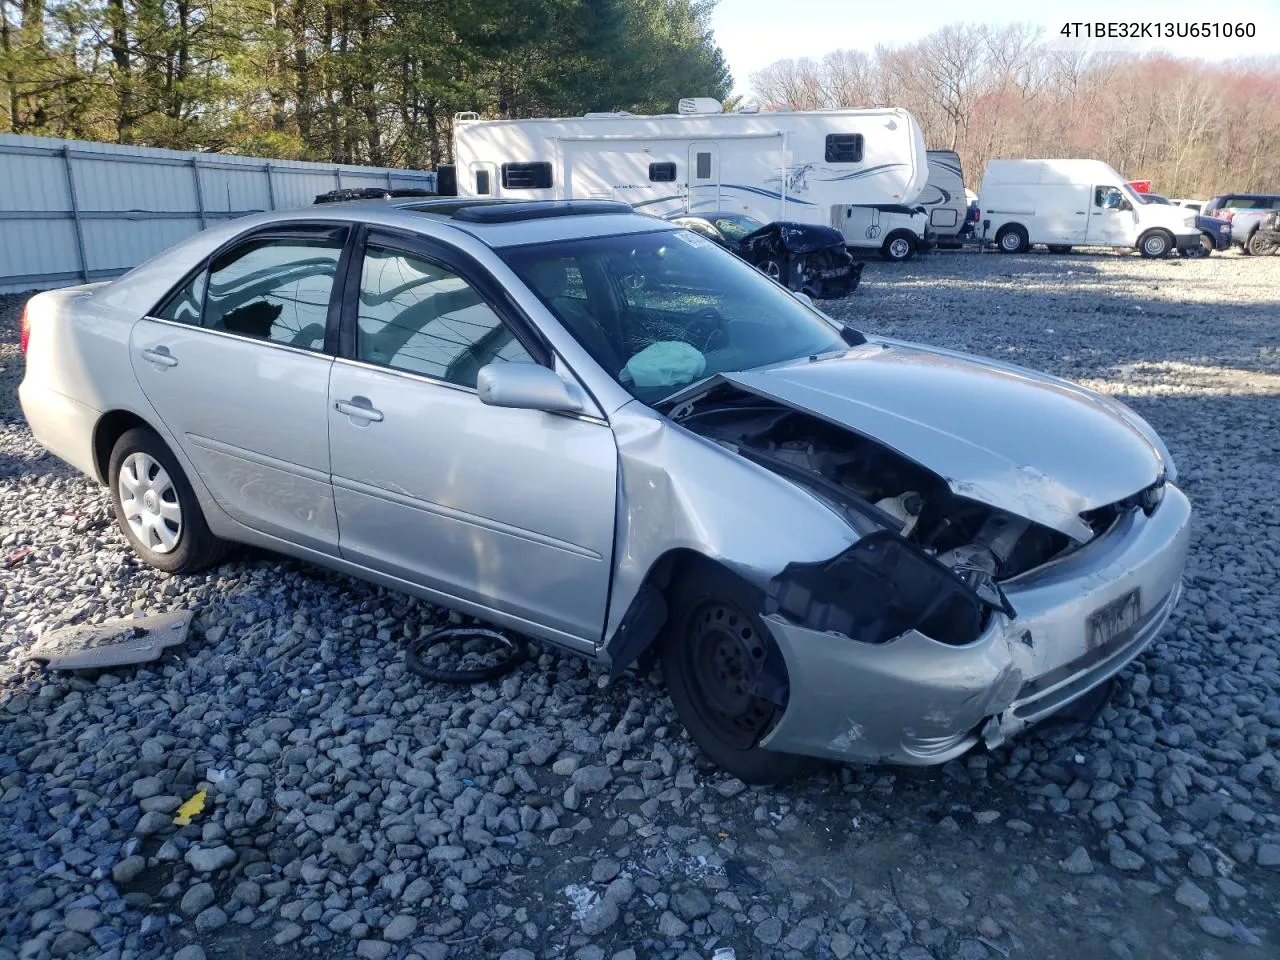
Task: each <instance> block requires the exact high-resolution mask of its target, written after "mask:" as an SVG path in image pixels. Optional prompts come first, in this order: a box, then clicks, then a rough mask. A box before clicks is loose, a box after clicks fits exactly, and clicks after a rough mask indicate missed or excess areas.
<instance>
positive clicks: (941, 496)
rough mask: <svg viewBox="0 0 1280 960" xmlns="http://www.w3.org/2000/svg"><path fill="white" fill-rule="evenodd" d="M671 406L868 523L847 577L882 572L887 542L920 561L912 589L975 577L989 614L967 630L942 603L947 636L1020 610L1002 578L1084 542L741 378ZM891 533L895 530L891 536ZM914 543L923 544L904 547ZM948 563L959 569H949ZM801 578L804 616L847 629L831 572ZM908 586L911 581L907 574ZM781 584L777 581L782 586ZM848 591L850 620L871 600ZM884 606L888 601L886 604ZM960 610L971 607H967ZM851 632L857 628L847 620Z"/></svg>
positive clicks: (954, 638) (894, 559) (861, 525)
mask: <svg viewBox="0 0 1280 960" xmlns="http://www.w3.org/2000/svg"><path fill="white" fill-rule="evenodd" d="M671 416H672V419H674V420H677V421H678V422H679V423H681V424H682V425H683V426H684V427H686V428H687V429H690V430H692V431H694V432H696V433H698V434H701V435H702V436H704V437H707V438H708V439H711V440H714V441H716V442H718V443H720V444H722V445H724V446H726V447H727V448H729V449H731V450H733V451H734V452H735V453H737V454H739V455H740V456H743V457H745V458H747V459H749V460H751V461H753V462H755V463H758V464H760V465H761V466H763V467H765V468H766V469H769V470H772V471H773V472H775V473H777V474H779V475H780V476H784V477H786V478H787V479H789V480H791V481H793V482H795V483H797V484H799V485H801V486H804V487H806V488H807V489H809V490H810V491H811V492H812V493H814V494H815V495H816V496H818V497H819V498H821V499H822V500H824V501H825V502H826V503H827V504H828V505H830V506H831V507H832V508H833V509H835V510H837V511H838V512H840V513H841V514H843V515H844V516H845V517H846V518H847V519H848V520H849V522H850V524H851V525H852V526H853V527H854V528H855V529H857V530H859V531H862V532H863V533H864V534H865V536H864V541H865V542H860V543H859V545H858V546H857V547H855V548H854V551H856V552H857V553H858V554H859V556H858V557H857V558H856V561H854V560H852V558H851V562H853V563H854V566H853V567H850V568H848V569H846V570H845V576H844V577H836V579H845V580H847V578H848V576H849V575H850V574H851V573H852V572H853V571H854V570H855V569H856V570H857V571H858V572H859V573H858V575H860V576H872V575H873V573H872V569H873V568H872V565H869V564H868V559H869V555H870V554H871V553H874V552H876V551H879V555H880V557H882V558H883V557H888V558H890V560H889V561H884V562H891V563H892V564H894V565H895V569H898V568H902V570H901V573H902V576H895V579H899V580H901V579H903V577H904V576H905V574H906V572H907V571H906V569H905V567H910V568H911V571H910V574H911V575H910V579H912V580H913V581H914V584H913V585H911V586H910V588H909V589H908V590H907V592H909V593H911V594H916V593H919V589H918V588H919V585H920V583H921V582H922V578H925V577H926V575H927V572H928V571H932V574H931V575H928V579H930V580H931V581H932V583H931V588H930V589H931V591H932V593H933V594H935V595H936V594H937V593H938V592H939V591H942V592H943V593H946V592H947V590H944V589H943V588H944V585H945V586H946V587H947V588H948V589H949V587H950V584H945V581H947V580H949V581H952V582H954V581H955V580H957V579H958V580H959V581H960V582H961V583H963V584H964V585H965V586H966V587H968V588H969V590H970V591H971V592H972V595H973V597H974V598H976V599H977V600H978V601H980V604H978V605H976V606H979V607H985V608H987V609H986V611H985V612H984V615H983V616H982V617H981V618H980V622H975V623H971V624H968V625H967V626H965V627H964V628H962V629H960V630H958V631H951V630H946V629H945V628H942V627H941V626H939V624H940V623H941V621H938V619H937V617H936V611H932V612H931V615H932V616H933V620H934V629H933V633H934V634H935V635H936V634H938V633H939V632H946V633H948V634H949V635H950V636H951V639H950V640H946V641H944V642H952V643H964V642H968V639H972V637H973V636H974V635H976V631H978V630H980V629H981V627H982V624H983V623H984V622H985V619H986V613H987V612H989V611H990V610H1003V611H1004V612H1006V613H1008V614H1009V615H1010V616H1012V615H1013V611H1012V610H1011V609H1010V608H1009V606H1008V602H1007V600H1005V598H1004V595H1003V593H1002V591H1001V589H1000V586H999V584H1000V582H1001V581H1005V580H1009V579H1011V578H1013V577H1016V576H1018V575H1019V574H1022V573H1026V572H1027V571H1029V570H1033V569H1035V568H1036V567H1039V566H1041V565H1042V564H1044V563H1047V562H1048V561H1050V560H1053V559H1054V558H1056V557H1059V556H1062V555H1064V554H1066V553H1068V552H1070V551H1071V550H1072V549H1074V548H1075V547H1076V544H1075V543H1074V542H1073V541H1071V540H1070V539H1069V538H1068V537H1067V536H1066V535H1064V534H1062V533H1059V532H1058V531H1055V530H1051V529H1049V528H1047V527H1044V526H1041V525H1039V524H1036V523H1032V522H1031V521H1029V520H1027V519H1025V518H1022V517H1018V516H1016V515H1014V514H1011V513H1007V512H1004V511H1001V510H998V509H995V508H993V507H991V506H988V505H986V504H982V503H978V502H976V501H973V500H968V499H965V498H963V497H960V496H957V495H956V494H954V493H953V492H952V491H951V490H950V488H949V487H948V485H947V483H946V481H944V480H943V479H942V478H941V477H939V476H938V475H937V474H935V473H933V472H932V471H930V470H928V469H926V468H925V467H923V466H921V465H920V464H918V463H915V462H914V461H912V460H909V459H907V458H906V457H903V456H902V455H900V454H898V453H896V452H894V451H893V450H890V449H889V448H888V447H886V446H884V445H883V444H881V443H878V442H877V441H875V440H871V439H869V438H867V437H864V436H861V435H859V434H857V433H854V432H852V431H849V430H847V429H844V428H842V427H839V426H835V425H833V424H830V423H827V422H826V421H824V420H822V419H820V418H818V417H815V416H813V415H812V414H808V413H804V412H801V411H798V410H793V409H791V408H790V407H787V406H785V405H783V404H779V403H776V402H774V401H771V400H768V399H764V398H761V397H758V396H755V395H753V394H750V393H747V392H745V391H742V390H740V389H738V388H736V387H734V386H731V385H727V384H722V385H720V386H718V387H716V388H714V389H712V390H711V391H709V392H708V393H706V394H703V395H702V396H701V397H698V398H696V399H694V400H691V401H688V402H687V403H684V404H682V405H681V406H680V407H679V408H677V409H675V410H673V411H672V412H671ZM884 535H888V536H887V538H886V537H885V536H884ZM892 541H897V545H896V546H893V545H891V542H892ZM905 544H909V545H910V546H911V547H914V548H915V550H914V551H909V550H904V549H903V546H905ZM851 552H853V551H851ZM917 552H918V554H919V558H918V559H919V560H925V559H926V558H927V560H929V561H932V562H929V563H925V564H921V563H919V562H918V561H917V558H914V557H910V556H909V555H910V554H912V553H917ZM840 559H841V558H837V561H839V560H840ZM837 561H832V562H831V563H829V564H826V565H821V566H823V567H824V568H825V571H826V572H825V574H824V577H825V578H826V579H828V580H829V579H830V578H831V577H832V576H835V574H834V573H833V572H832V568H833V567H834V566H835V565H836V563H837ZM904 565H905V567H904ZM811 566H813V565H811ZM797 567H798V565H795V564H793V565H792V566H791V567H789V568H788V570H789V571H792V572H793V574H794V573H796V572H797V571H796V570H794V569H793V568H797ZM943 571H949V572H950V573H951V574H953V576H951V577H942V576H940V574H942V572H943ZM780 579H781V578H780ZM797 579H798V578H797V577H796V576H794V575H793V576H791V577H790V578H789V582H790V583H792V585H795V582H796V581H797ZM799 579H803V580H805V581H806V582H805V585H804V586H803V591H804V592H805V593H806V594H814V595H812V596H808V595H807V596H806V597H805V599H804V601H803V604H802V605H803V606H804V607H805V608H806V611H807V612H806V614H805V617H804V618H805V619H808V620H812V619H813V618H814V617H818V618H819V619H822V620H824V622H826V624H827V626H828V627H829V628H834V629H841V628H840V627H838V626H836V625H835V623H834V622H833V621H831V608H832V604H835V605H836V606H840V604H839V602H838V601H837V599H836V598H834V597H828V598H827V599H826V600H822V601H819V599H818V597H817V595H816V594H815V590H816V592H817V593H822V592H823V591H822V590H821V589H819V588H818V584H819V582H820V581H821V580H822V579H823V577H817V578H816V579H815V577H814V576H809V577H805V578H799ZM785 585H786V584H782V585H775V586H785ZM900 586H905V582H904V584H902V585H900ZM877 590H878V592H879V593H881V594H883V593H884V585H883V584H880V585H879V587H878V588H877ZM777 592H778V591H777V590H775V594H776V593H777ZM784 592H785V591H784ZM793 592H794V591H793ZM793 599H795V598H794V597H793ZM846 599H847V600H849V602H847V603H845V604H844V607H845V608H846V609H845V611H844V613H845V616H843V617H839V618H837V619H843V620H848V621H849V623H848V624H846V627H854V625H855V622H856V621H857V620H858V619H859V614H856V613H855V612H854V610H853V607H857V606H861V602H860V601H859V602H858V603H854V602H853V601H852V600H851V599H850V598H846ZM952 599H954V598H952ZM775 602H777V603H778V605H779V607H781V608H782V609H784V610H785V609H786V608H787V606H788V604H787V602H786V601H785V598H782V599H779V597H777V596H775ZM939 602H942V601H939ZM815 603H823V604H825V605H826V612H825V613H818V612H817V611H816V610H809V609H808V608H809V607H810V606H812V605H813V604H815ZM929 604H930V600H929V597H928V596H927V595H921V596H918V597H913V599H912V600H911V605H912V607H913V609H915V610H916V612H917V613H919V614H920V615H921V616H923V615H924V610H923V607H925V606H928V605H929ZM793 606H794V604H793ZM871 613H872V612H871V611H868V610H865V609H863V610H861V614H860V616H861V619H862V620H863V621H864V622H863V624H862V627H861V628H859V629H862V630H863V631H864V632H865V628H866V624H865V621H866V619H867V618H868V616H870V615H871ZM877 613H878V614H885V613H886V611H885V610H884V609H881V610H879V611H877ZM956 615H957V616H960V615H959V614H956ZM882 619H883V618H882ZM889 619H890V620H893V621H894V623H895V626H901V625H902V624H901V623H899V622H898V621H899V620H901V619H902V618H900V617H899V618H896V619H895V618H892V617H890V618H889ZM907 619H911V617H907ZM960 619H961V620H968V619H970V617H969V616H968V615H967V614H966V615H963V616H960ZM953 620H954V617H952V621H953ZM948 622H951V621H948ZM910 625H912V624H908V626H910ZM914 625H916V626H919V624H918V623H917V624H914ZM841 632H848V630H847V629H841ZM873 632H874V633H875V634H876V636H875V639H874V640H872V642H884V640H887V639H889V637H888V636H882V635H881V633H882V629H881V628H877V629H876V630H875V631H873ZM937 638H938V639H943V638H942V637H937ZM864 639H871V638H870V637H864Z"/></svg>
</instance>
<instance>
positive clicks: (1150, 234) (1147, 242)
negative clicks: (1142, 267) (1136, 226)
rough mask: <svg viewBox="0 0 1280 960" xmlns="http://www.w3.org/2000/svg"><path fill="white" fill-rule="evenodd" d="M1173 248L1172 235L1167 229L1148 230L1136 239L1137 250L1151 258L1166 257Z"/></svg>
mask: <svg viewBox="0 0 1280 960" xmlns="http://www.w3.org/2000/svg"><path fill="white" fill-rule="evenodd" d="M1172 249H1173V235H1172V234H1171V233H1169V231H1167V230H1148V231H1147V232H1146V233H1144V234H1143V235H1142V237H1141V238H1140V239H1139V240H1138V251H1139V252H1140V253H1141V254H1142V255H1143V256H1144V257H1147V258H1149V259H1151V260H1159V259H1160V258H1161V257H1167V256H1168V255H1169V251H1170V250H1172Z"/></svg>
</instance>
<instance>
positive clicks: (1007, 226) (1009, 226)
mask: <svg viewBox="0 0 1280 960" xmlns="http://www.w3.org/2000/svg"><path fill="white" fill-rule="evenodd" d="M1012 232H1018V233H1021V234H1023V235H1024V236H1030V234H1028V233H1027V228H1026V227H1024V226H1023V225H1022V224H1020V223H1002V224H1000V229H999V230H997V231H996V238H997V239H999V238H1000V237H1002V236H1004V235H1005V234H1006V233H1012Z"/></svg>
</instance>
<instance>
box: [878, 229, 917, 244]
mask: <svg viewBox="0 0 1280 960" xmlns="http://www.w3.org/2000/svg"><path fill="white" fill-rule="evenodd" d="M895 237H904V238H906V239H907V240H910V241H912V242H913V243H914V242H915V241H916V235H915V233H913V232H912V231H911V230H908V229H907V228H906V227H898V228H897V229H895V230H890V231H889V235H888V236H886V237H885V238H884V242H885V243H889V242H890V241H891V240H893V239H894V238H895Z"/></svg>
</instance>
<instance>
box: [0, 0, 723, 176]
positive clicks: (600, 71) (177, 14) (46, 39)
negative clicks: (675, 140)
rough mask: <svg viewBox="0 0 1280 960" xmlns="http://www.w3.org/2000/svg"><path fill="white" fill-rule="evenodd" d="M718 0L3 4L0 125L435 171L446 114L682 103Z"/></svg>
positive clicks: (567, 111)
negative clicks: (709, 19) (681, 98)
mask: <svg viewBox="0 0 1280 960" xmlns="http://www.w3.org/2000/svg"><path fill="white" fill-rule="evenodd" d="M713 4H714V0H501V2H499V0H430V2H428V0H0V23H2V26H0V30H2V32H0V86H2V87H3V95H0V132H13V133H23V134H35V135H42V136H58V137H71V138H75V139H83V140H97V141H106V142H118V143H132V144H140V145H146V146H156V147H169V148H172V149H180V150H209V151H225V152H236V153H244V154H250V155H257V156H268V157H281V158H293V159H307V160H327V161H334V162H340V163H369V164H374V165H379V166H382V165H387V166H396V165H403V166H406V167H412V168H424V167H425V168H431V167H435V166H437V165H438V164H439V163H442V162H446V161H448V160H449V159H451V157H450V151H451V143H452V133H451V124H452V118H453V116H454V114H455V113H458V112H462V111H476V112H479V113H480V114H481V115H482V116H485V117H497V118H511V117H527V116H566V115H567V116H576V115H580V114H582V113H585V112H587V111H593V110H631V111H633V112H651V113H652V112H670V111H674V109H675V105H676V102H677V100H678V99H679V98H680V97H681V96H690V95H699V96H712V97H725V96H727V95H728V94H729V92H730V90H731V86H732V81H731V78H730V76H729V71H728V68H727V66H726V64H725V61H724V58H723V56H722V54H721V52H720V49H719V48H718V47H717V46H716V45H715V43H714V41H713V38H712V36H711V31H710V27H709V26H708V18H709V16H710V12H711V8H712V6H713Z"/></svg>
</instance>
